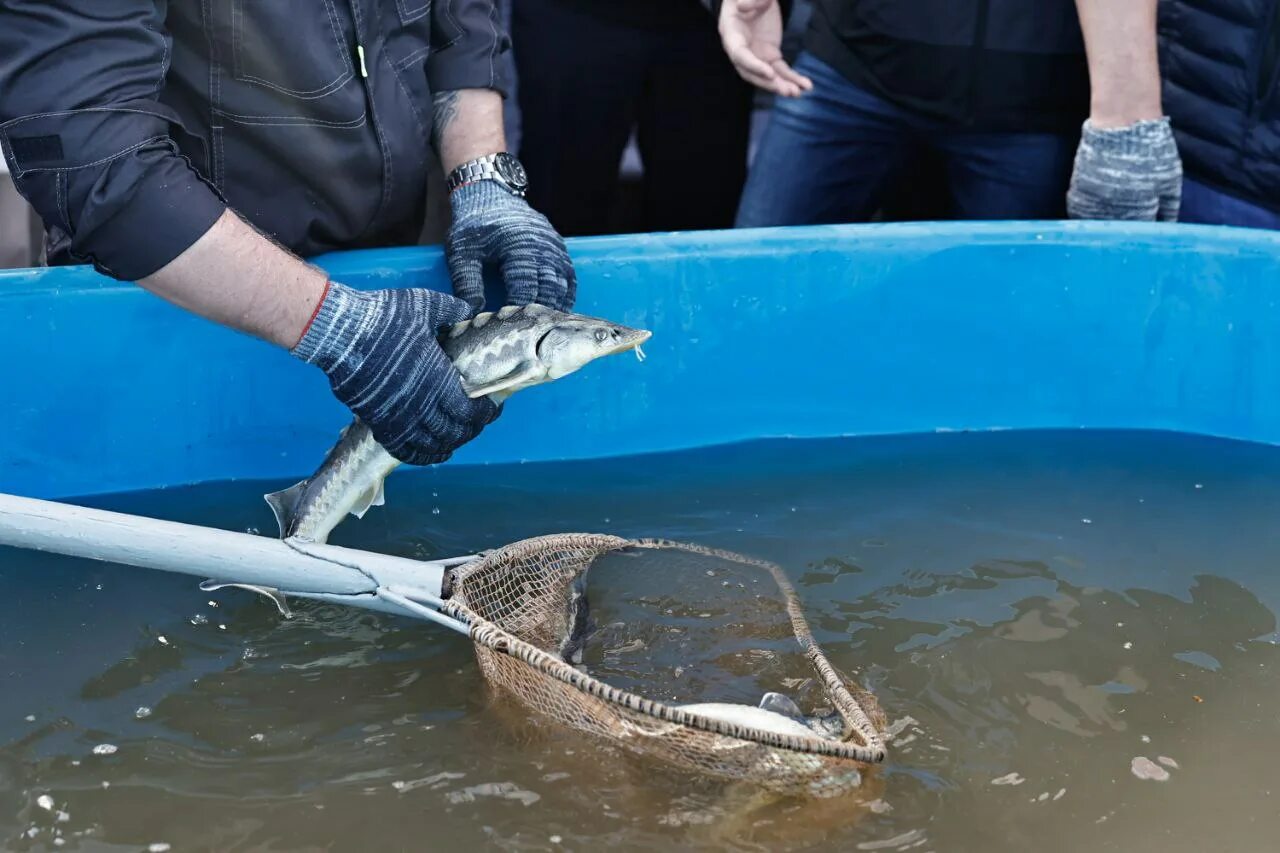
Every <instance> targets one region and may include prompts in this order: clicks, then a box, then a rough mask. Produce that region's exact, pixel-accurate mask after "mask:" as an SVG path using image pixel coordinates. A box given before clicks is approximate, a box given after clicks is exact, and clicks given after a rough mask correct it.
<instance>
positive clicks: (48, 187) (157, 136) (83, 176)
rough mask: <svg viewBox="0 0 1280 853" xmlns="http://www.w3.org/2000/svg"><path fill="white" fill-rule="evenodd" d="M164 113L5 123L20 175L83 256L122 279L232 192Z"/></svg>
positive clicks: (186, 238)
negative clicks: (219, 184) (186, 152)
mask: <svg viewBox="0 0 1280 853" xmlns="http://www.w3.org/2000/svg"><path fill="white" fill-rule="evenodd" d="M168 128H169V125H168V121H167V120H166V118H165V117H163V116H158V115H154V114H146V113H142V112H134V111H127V110H119V111H118V110H86V111H77V112H71V113H60V114H52V115H43V116H33V117H29V118H22V119H16V120H14V121H11V122H8V123H6V124H5V125H3V126H0V143H3V146H4V153H5V156H6V158H7V159H8V160H9V163H10V166H11V167H12V171H13V179H14V185H15V186H16V187H17V188H18V190H19V192H21V193H22V194H23V196H24V197H26V199H27V200H28V201H29V202H30V203H31V205H32V207H34V208H35V210H36V212H37V213H39V214H40V217H41V219H42V220H43V221H44V224H45V228H46V230H48V231H50V233H51V234H52V235H53V236H54V237H55V238H61V240H62V241H63V242H66V243H69V249H70V253H71V254H72V256H73V258H74V259H76V260H83V261H88V262H91V263H92V264H93V265H94V266H95V267H96V268H97V269H98V270H99V271H100V272H102V273H105V274H106V275H109V276H112V277H113V278H117V279H121V280H124V281H137V280H138V279H140V278H145V277H146V276H148V275H150V274H152V273H154V272H155V271H156V270H158V269H160V268H161V267H163V266H165V265H166V264H168V263H169V262H170V261H172V260H173V259H174V258H176V257H178V255H180V254H182V253H183V252H184V251H186V249H187V248H188V247H189V246H191V244H192V243H194V242H195V241H196V240H198V239H200V237H201V236H203V235H204V233H205V232H206V231H208V230H209V228H211V227H212V226H213V224H214V222H216V221H217V220H218V218H219V217H220V216H222V214H223V212H224V211H225V210H226V208H227V205H226V202H225V201H224V200H223V199H222V198H221V197H220V195H219V194H218V192H217V191H216V190H215V189H214V188H213V186H212V185H211V184H209V183H208V182H207V181H205V180H204V178H202V177H201V176H200V175H199V174H198V173H197V172H196V170H195V169H194V168H193V167H192V165H191V163H190V162H189V161H188V160H187V158H186V157H184V156H182V154H181V153H179V151H178V148H177V145H176V144H175V143H174V142H173V140H172V139H170V138H169V136H168Z"/></svg>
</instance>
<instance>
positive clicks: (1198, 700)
mask: <svg viewBox="0 0 1280 853" xmlns="http://www.w3.org/2000/svg"><path fill="white" fill-rule="evenodd" d="M1191 698H1192V699H1194V700H1196V701H1197V702H1203V701H1204V700H1203V699H1201V698H1200V697H1199V696H1194V695H1193V696H1192V697H1191Z"/></svg>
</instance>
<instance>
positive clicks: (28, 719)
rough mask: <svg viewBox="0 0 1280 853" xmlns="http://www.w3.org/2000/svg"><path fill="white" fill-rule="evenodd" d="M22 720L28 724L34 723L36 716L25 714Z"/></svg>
mask: <svg viewBox="0 0 1280 853" xmlns="http://www.w3.org/2000/svg"><path fill="white" fill-rule="evenodd" d="M23 719H25V720H26V721H27V722H28V723H34V722H35V721H36V715H35V714H27V716H25V717H23Z"/></svg>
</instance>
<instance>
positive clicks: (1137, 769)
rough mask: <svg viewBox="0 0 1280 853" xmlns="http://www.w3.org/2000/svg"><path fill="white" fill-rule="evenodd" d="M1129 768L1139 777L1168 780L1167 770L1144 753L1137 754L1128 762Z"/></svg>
mask: <svg viewBox="0 0 1280 853" xmlns="http://www.w3.org/2000/svg"><path fill="white" fill-rule="evenodd" d="M1129 770H1130V771H1132V773H1133V775H1134V776H1137V777H1138V778H1139V779H1150V780H1152V781H1155V782H1167V781H1169V771H1168V770H1165V769H1164V768H1163V767H1161V766H1160V765H1159V764H1156V763H1155V762H1154V761H1152V760H1151V759H1150V758H1147V757H1146V756H1145V755H1139V756H1138V757H1137V758H1135V759H1133V761H1131V762H1130V763H1129Z"/></svg>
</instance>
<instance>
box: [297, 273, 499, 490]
mask: <svg viewBox="0 0 1280 853" xmlns="http://www.w3.org/2000/svg"><path fill="white" fill-rule="evenodd" d="M471 313H472V312H471V309H470V307H469V306H468V305H467V303H465V302H462V301H461V300H458V299H454V298H453V297H452V296H449V295H448V294H444V293H437V292H435V291H434V290H426V289H412V290H374V291H360V290H353V289H351V288H349V287H344V286H343V285H341V284H338V283H336V282H332V283H330V284H329V288H328V290H327V291H326V293H325V297H324V300H323V301H322V302H321V303H320V309H319V311H318V312H317V313H316V316H315V319H314V320H312V321H311V325H310V326H309V327H308V328H307V331H306V332H305V333H304V334H303V336H302V340H301V341H299V342H298V345H297V346H295V347H294V348H293V350H292V352H293V354H294V355H296V356H297V357H298V358H300V359H302V360H303V361H306V362H308V363H310V364H314V365H316V366H317V367H319V368H320V369H321V370H323V371H324V372H325V373H326V374H327V375H328V376H329V384H330V385H331V386H332V387H333V393H334V396H336V397H337V398H338V399H339V400H341V401H342V403H343V404H344V405H345V406H347V408H349V409H351V411H353V412H355V414H356V416H357V417H359V418H360V420H362V421H364V422H365V424H366V425H368V427H369V430H370V431H371V432H372V433H373V437H374V438H376V439H377V440H378V443H379V444H381V445H382V446H383V447H384V448H385V449H386V451H387V452H388V453H390V454H391V455H392V456H394V457H396V458H397V459H399V460H400V461H401V462H407V463H409V464H411V465H430V464H432V463H435V462H443V461H444V460H446V459H448V458H449V457H450V456H451V455H452V454H453V451H454V450H456V449H457V448H459V447H461V446H462V445H463V444H466V443H467V442H468V441H470V440H471V439H473V438H475V437H476V436H477V435H479V434H480V430H481V429H483V428H484V427H485V425H486V424H488V423H490V422H491V421H493V420H494V419H495V418H496V417H497V416H498V412H499V409H498V407H497V406H495V405H494V404H493V403H492V402H491V401H490V400H489V399H488V398H487V397H481V398H480V399H478V400H472V399H469V398H468V397H467V395H466V392H464V391H463V390H462V382H461V380H460V379H459V377H458V372H457V371H456V370H455V369H454V367H453V364H452V362H450V361H449V358H448V356H446V355H445V354H444V351H443V350H442V349H440V345H439V343H437V341H436V338H437V335H438V334H439V331H440V329H441V328H442V327H444V326H451V325H453V324H454V323H459V322H461V321H463V320H465V319H467V318H468V317H470V316H471Z"/></svg>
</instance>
